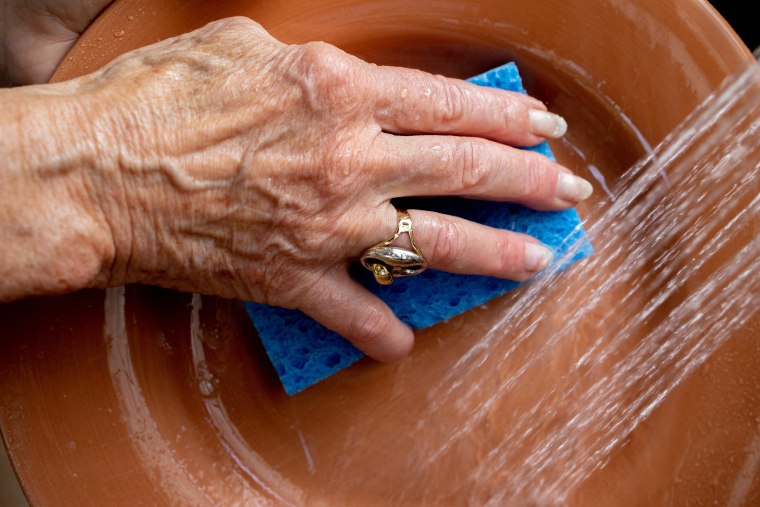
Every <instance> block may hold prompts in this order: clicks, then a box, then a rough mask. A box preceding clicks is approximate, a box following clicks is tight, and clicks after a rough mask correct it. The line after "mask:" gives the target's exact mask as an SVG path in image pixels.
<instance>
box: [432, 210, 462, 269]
mask: <svg viewBox="0 0 760 507" xmlns="http://www.w3.org/2000/svg"><path fill="white" fill-rule="evenodd" d="M461 241H462V231H461V230H460V228H459V227H458V226H457V224H456V223H454V222H452V221H449V220H442V221H441V222H440V223H439V224H438V226H437V227H436V230H435V236H434V237H433V244H432V245H431V252H430V254H431V258H432V259H434V262H435V263H436V264H438V265H439V266H448V265H451V264H453V263H454V262H455V261H456V259H457V258H458V257H459V245H460V242H461Z"/></svg>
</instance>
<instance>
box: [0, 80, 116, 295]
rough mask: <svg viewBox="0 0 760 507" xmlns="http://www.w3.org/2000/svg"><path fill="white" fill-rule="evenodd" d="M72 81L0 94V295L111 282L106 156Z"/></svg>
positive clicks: (112, 251) (88, 108)
mask: <svg viewBox="0 0 760 507" xmlns="http://www.w3.org/2000/svg"><path fill="white" fill-rule="evenodd" d="M76 86H77V84H76V83H75V82H68V83H61V84H56V85H44V86H39V87H29V88H23V89H14V90H5V91H0V101H1V102H2V108H3V110H4V111H7V112H8V113H9V114H8V115H7V116H6V118H8V122H7V123H6V124H5V125H4V126H3V127H2V131H3V136H2V139H0V153H1V154H2V155H3V158H4V159H5V160H6V161H7V163H6V166H5V167H4V168H2V169H0V171H2V181H3V186H2V187H3V188H2V189H0V235H1V236H2V238H3V242H4V249H3V253H2V254H0V275H2V276H1V278H3V281H2V282H0V299H5V300H9V299H15V298H19V297H24V296H29V295H38V294H56V293H62V292H67V291H72V290H78V289H83V288H88V287H104V286H106V285H109V284H113V283H118V281H114V280H113V276H112V271H113V266H114V263H115V260H116V249H115V242H114V238H113V233H112V219H111V217H110V216H109V213H110V212H111V210H110V209H109V208H110V207H109V206H104V204H105V203H106V202H107V200H108V198H109V196H108V194H109V191H108V190H109V189H108V188H107V187H106V184H107V180H108V179H109V178H110V177H111V176H109V174H110V173H113V169H111V167H113V166H114V163H113V160H112V159H113V157H112V155H111V154H110V153H109V152H108V149H106V146H107V143H104V142H103V141H104V140H103V139H102V137H103V133H102V132H99V131H98V125H97V123H95V124H93V123H92V122H91V121H90V120H91V116H92V115H93V114H96V110H95V109H93V108H92V107H91V106H92V104H91V103H90V101H89V100H88V98H87V96H86V94H81V93H77V92H76Z"/></svg>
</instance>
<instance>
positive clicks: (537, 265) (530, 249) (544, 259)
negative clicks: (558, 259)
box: [525, 241, 553, 271]
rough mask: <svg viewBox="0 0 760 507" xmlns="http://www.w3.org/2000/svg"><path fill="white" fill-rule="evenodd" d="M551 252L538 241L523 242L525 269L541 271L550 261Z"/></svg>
mask: <svg viewBox="0 0 760 507" xmlns="http://www.w3.org/2000/svg"><path fill="white" fill-rule="evenodd" d="M552 257H553V256H552V252H551V250H549V249H548V248H546V247H545V246H544V245H542V244H540V243H533V242H531V241H526V242H525V269H527V270H528V271H541V270H542V269H545V268H546V267H547V266H548V265H549V264H551V262H552Z"/></svg>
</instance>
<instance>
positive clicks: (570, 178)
mask: <svg viewBox="0 0 760 507" xmlns="http://www.w3.org/2000/svg"><path fill="white" fill-rule="evenodd" d="M593 192H594V187H592V186H591V183H589V182H588V181H586V180H584V179H583V178H579V177H578V176H575V175H574V174H570V173H565V172H561V173H559V178H558V180H557V197H559V198H560V199H564V200H565V201H571V202H580V201H582V200H584V199H588V197H589V196H590V195H591V194H592V193H593Z"/></svg>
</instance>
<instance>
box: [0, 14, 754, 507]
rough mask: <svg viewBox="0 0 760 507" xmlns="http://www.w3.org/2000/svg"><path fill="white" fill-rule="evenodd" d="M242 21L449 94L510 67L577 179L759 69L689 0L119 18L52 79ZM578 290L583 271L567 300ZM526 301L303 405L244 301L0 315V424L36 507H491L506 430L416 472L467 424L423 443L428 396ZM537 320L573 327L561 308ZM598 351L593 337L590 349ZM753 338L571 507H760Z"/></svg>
mask: <svg viewBox="0 0 760 507" xmlns="http://www.w3.org/2000/svg"><path fill="white" fill-rule="evenodd" d="M237 14H242V15H247V16H249V17H251V18H253V19H256V20H257V21H259V22H260V23H261V24H262V25H263V26H264V27H265V28H267V29H268V30H269V31H270V32H271V33H272V34H273V35H274V36H276V37H278V38H280V39H281V40H283V41H286V42H290V43H299V42H305V41H310V40H325V41H328V42H331V43H333V44H336V45H338V46H340V47H341V48H343V49H345V50H346V51H349V52H351V53H354V54H356V55H359V56H361V57H363V58H365V59H367V60H370V61H373V62H376V63H380V64H394V65H405V66H413V67H418V68H422V69H425V70H429V71H434V72H440V73H443V74H446V75H450V76H457V77H467V76H470V75H473V74H476V73H478V72H480V71H483V70H485V69H487V68H490V67H492V66H495V65H498V64H501V63H504V62H505V61H508V60H515V61H516V62H517V63H518V65H519V66H520V68H521V70H522V73H523V74H524V76H525V78H526V79H525V80H526V85H527V88H528V89H529V90H530V91H531V92H532V93H533V94H534V95H537V96H538V97H540V98H541V99H543V100H545V101H546V102H547V103H548V104H549V107H550V108H551V109H552V110H554V111H556V112H558V113H560V114H563V115H564V116H565V117H566V118H568V120H569V123H570V126H571V130H570V132H569V134H568V136H567V139H566V141H564V142H562V143H555V144H553V145H552V147H553V148H554V150H555V152H556V153H557V156H558V158H560V159H561V160H562V161H563V162H564V163H566V164H567V165H568V166H570V167H572V168H573V169H575V170H577V171H579V172H581V173H583V172H584V171H587V170H589V165H590V164H591V163H592V161H593V165H594V166H595V167H597V168H599V169H600V170H601V171H602V173H603V174H604V176H605V177H606V179H607V181H608V182H614V180H615V179H616V178H617V177H618V176H619V175H620V174H621V173H622V171H623V170H625V169H626V168H627V167H628V166H629V165H630V164H632V163H633V162H634V161H635V160H637V159H638V158H639V157H641V156H642V155H643V154H644V153H646V152H647V150H648V149H649V147H650V146H652V145H655V144H656V143H657V142H659V141H660V140H661V139H662V138H663V137H664V136H665V135H666V134H667V133H668V132H669V131H670V130H671V129H673V128H674V127H675V126H676V125H677V124H678V123H679V122H680V121H681V120H682V119H683V118H684V117H685V116H686V115H687V114H688V113H689V112H690V111H691V110H692V109H693V108H694V107H695V106H696V105H697V104H699V103H700V101H701V100H702V99H703V98H704V97H706V96H707V95H708V94H709V93H710V91H711V90H713V89H714V88H715V87H716V86H717V85H718V83H720V82H721V81H722V79H723V78H724V77H726V76H727V75H729V74H730V73H731V72H733V71H735V70H736V69H737V68H738V67H739V66H740V65H741V64H742V63H746V62H747V61H748V60H749V58H750V56H749V53H748V52H747V50H746V48H744V47H743V46H742V45H741V43H740V42H738V40H737V38H736V37H735V36H734V35H733V33H732V32H731V31H730V29H729V28H728V27H727V26H726V25H725V24H724V22H723V21H722V20H721V19H720V18H719V17H718V16H717V14H716V13H715V12H714V11H712V9H711V8H710V7H709V6H707V4H705V3H702V2H698V1H687V0H674V1H669V2H662V1H660V0H641V1H623V0H601V1H593V2H592V1H583V2H581V1H573V2H567V1H564V0H547V1H543V2H525V1H520V2H518V1H513V0H509V1H505V0H492V1H488V0H477V1H467V2H465V1H451V0H419V1H417V2H408V1H403V2H402V1H379V0H375V1H372V0H357V1H336V0H332V1H307V2H291V1H288V2H255V1H234V0H229V1H225V2H207V1H203V0H193V1H179V0H171V1H161V2H159V1H152V2H151V1H145V0H142V1H140V0H132V1H127V0H123V1H117V2H115V3H114V4H113V5H112V6H111V7H110V8H109V9H108V10H107V11H106V12H105V13H104V14H102V15H101V16H100V18H99V19H98V20H96V22H95V23H94V24H93V25H92V27H91V28H90V29H89V30H88V31H87V32H86V33H85V34H84V35H83V36H82V38H81V40H80V41H79V42H78V43H77V45H76V47H75V48H74V49H73V50H72V51H71V53H70V54H69V56H68V57H67V58H66V59H65V61H64V62H63V64H62V65H61V67H60V68H59V69H58V72H57V73H56V75H55V79H57V80H63V79H67V78H70V77H73V76H76V75H80V74H83V73H86V72H88V71H92V70H95V69H96V68H98V67H100V66H102V65H103V64H105V63H106V62H108V61H109V60H111V59H112V58H114V57H115V56H117V55H118V54H121V53H123V52H126V51H128V50H130V49H133V48H137V47H140V46H143V45H146V44H150V43H152V42H155V41H157V40H160V39H163V38H166V37H170V36H173V35H176V34H179V33H182V32H185V31H188V30H191V29H193V28H196V27H199V26H202V25H203V24H205V23H207V22H209V21H211V20H214V19H218V18H222V17H226V16H230V15H237ZM587 176H588V174H587ZM601 195H603V192H600V191H598V192H597V198H598V197H599V196H601ZM586 206H588V205H586ZM586 209H587V208H586V207H584V208H582V209H581V210H580V211H581V213H583V212H584V211H585V210H586ZM576 278H577V277H575V276H574V275H573V272H572V270H571V272H570V273H568V275H567V276H565V277H564V278H563V279H562V281H561V283H563V284H568V286H570V287H572V285H573V284H575V283H577V282H578V280H577V279H576ZM519 297H520V291H517V292H515V293H513V294H511V295H508V296H506V297H504V298H501V299H500V300H498V301H496V302H494V303H492V304H489V305H488V306H487V307H486V308H480V309H476V310H474V311H471V312H468V313H467V314H465V315H463V316H461V317H459V318H456V319H453V320H452V321H450V322H448V323H444V324H441V325H438V326H435V327H433V328H431V329H427V330H424V331H421V332H419V333H417V345H416V348H415V350H414V353H413V354H412V356H411V357H410V358H409V359H408V360H406V361H403V362H401V363H398V364H394V365H390V366H388V365H379V364H375V363H372V362H371V361H368V360H365V361H362V362H360V363H358V364H357V365H355V366H354V367H352V368H349V369H348V370H345V371H343V372H341V373H340V374H338V375H335V376H334V377H332V378H330V379H328V380H327V381H325V382H323V383H321V384H318V385H317V386H315V387H313V388H310V389H308V390H307V391H305V392H303V393H301V394H299V395H297V396H295V397H292V398H289V397H287V396H286V395H285V393H284V392H283V391H282V389H281V387H280V385H279V383H278V381H277V378H276V376H275V374H274V372H273V370H272V367H271V366H270V364H269V363H268V361H267V359H266V357H265V355H264V354H263V352H262V349H261V345H260V344H259V342H258V340H257V339H256V334H255V331H254V329H253V328H252V326H251V324H250V323H249V321H248V320H247V317H246V315H245V313H244V309H243V307H242V304H240V303H238V302H233V301H225V300H220V299H216V298H210V297H203V298H201V297H199V296H192V295H189V294H181V293H176V292H172V291H168V290H163V289H156V288H148V287H129V288H127V289H126V291H124V290H122V289H111V290H109V291H108V292H107V293H106V292H105V291H85V292H81V293H78V294H72V295H69V296H65V297H58V298H42V299H33V300H28V301H23V302H19V303H15V304H10V305H4V306H0V329H2V330H3V331H2V339H1V341H0V347H2V349H1V350H0V408H1V410H0V423H1V424H2V429H3V433H4V436H5V438H6V441H7V444H8V448H9V451H10V454H11V458H12V460H13V463H14V465H15V467H16V470H17V472H18V474H19V476H20V478H21V481H22V483H23V486H24V488H25V490H26V492H27V495H28V496H29V498H30V500H31V501H32V503H37V504H39V505H110V504H121V505H136V504H144V505H156V504H177V505H221V504H236V503H240V504H257V503H274V504H295V505H385V504H402V505H462V504H467V503H468V502H469V503H471V504H478V503H479V500H478V499H479V497H478V496H473V492H472V490H471V487H470V486H471V485H470V484H468V482H467V481H466V480H462V477H463V476H464V475H465V474H466V472H467V471H468V470H469V469H471V468H472V467H473V466H474V465H475V464H476V463H477V462H478V460H479V458H480V456H481V454H482V452H483V450H484V449H485V450H487V449H488V448H489V445H490V443H491V441H492V440H493V439H494V438H496V433H497V432H495V431H490V430H489V429H488V428H485V429H481V430H480V431H479V432H477V431H475V432H474V433H473V436H472V438H471V439H469V440H468V441H467V442H468V444H467V445H462V446H461V448H458V449H455V451H456V452H452V453H449V454H447V455H445V456H444V457H443V458H441V460H440V461H439V462H437V463H436V465H435V466H433V467H427V468H426V467H417V466H415V459H416V458H417V457H419V456H421V455H424V453H425V451H426V449H428V448H429V447H430V446H435V445H438V444H439V443H440V442H441V441H442V439H444V438H445V436H446V433H447V432H449V431H451V430H452V428H456V427H458V425H460V424H461V421H459V420H457V418H456V417H455V416H452V417H451V418H448V419H447V418H446V416H444V417H443V418H442V420H441V421H439V423H437V424H431V425H430V427H426V428H423V430H424V431H422V432H420V431H414V432H412V431H409V429H410V428H414V427H415V425H416V423H417V417H416V415H417V414H418V413H420V412H421V411H423V410H425V409H426V406H427V405H429V404H431V403H436V400H431V399H429V396H428V394H429V393H430V390H431V387H432V386H435V385H437V383H438V382H440V379H441V378H442V377H443V375H444V374H445V373H446V372H447V371H449V370H450V369H451V368H452V365H453V364H454V363H455V362H456V360H457V358H459V357H461V355H462V354H463V353H464V352H466V351H467V350H468V349H469V348H470V347H472V346H473V344H475V343H476V342H477V340H478V338H479V336H480V335H481V334H482V333H483V332H485V330H487V329H489V328H490V327H491V326H492V325H493V323H494V322H496V321H497V319H498V317H499V315H500V314H502V313H503V312H504V310H505V309H506V308H508V307H509V306H510V305H511V304H513V302H514V301H515V300H516V299H517V298H519ZM544 304H545V305H548V306H549V307H551V309H552V311H553V313H554V314H555V315H556V316H557V317H556V318H557V321H558V322H559V321H560V320H561V319H562V312H563V306H562V304H561V302H558V301H555V302H545V303H544ZM589 318H593V316H591V317H589ZM621 318H632V319H633V318H636V316H635V315H621ZM518 332H519V330H518ZM592 338H593V337H585V336H582V334H579V337H578V343H579V344H583V343H584V340H585V341H588V340H590V339H592ZM758 338H760V326H758V322H757V320H755V321H753V322H751V323H750V324H749V325H747V326H745V327H744V328H743V329H741V330H740V331H738V332H737V333H736V334H735V336H734V337H733V339H731V340H730V341H729V342H727V343H726V344H725V345H724V346H723V347H722V348H721V349H719V350H718V352H716V353H715V354H713V355H712V357H710V359H709V360H708V361H707V362H706V363H705V364H704V365H703V366H702V367H701V368H700V371H699V373H698V374H694V375H692V376H690V377H689V378H688V379H687V380H686V381H685V382H683V383H682V384H681V385H680V386H679V387H678V388H677V389H676V390H674V391H673V392H672V393H671V394H670V396H668V397H667V399H666V400H665V401H664V402H663V403H662V404H661V405H660V406H659V408H658V409H657V410H656V411H655V412H654V413H653V414H652V415H651V416H650V417H649V418H648V419H647V420H646V421H645V422H644V423H643V424H642V425H640V426H639V427H638V428H637V429H636V430H635V431H634V432H633V433H632V434H631V436H630V437H629V439H628V441H627V442H626V444H625V445H624V446H622V447H621V448H620V449H618V450H617V451H616V452H615V453H614V454H613V455H612V457H611V459H610V460H609V461H608V462H606V463H604V466H603V467H602V468H601V469H600V470H598V471H597V472H595V473H594V474H593V475H592V476H591V477H590V478H589V479H588V480H587V481H585V482H584V483H583V484H582V486H581V487H580V488H579V489H578V490H577V491H575V492H574V493H573V495H572V496H571V497H570V498H569V500H568V502H569V503H570V504H573V505H626V506H629V505H661V504H668V503H672V504H676V505H685V504H694V505H697V504H705V505H712V504H713V502H717V503H719V504H725V503H726V501H727V499H728V498H729V496H730V494H731V492H732V491H733V490H734V489H735V487H736V484H737V481H744V483H743V484H744V485H743V486H742V487H743V488H744V489H743V491H744V496H743V497H742V498H741V500H742V501H743V502H746V503H747V504H748V505H751V504H755V505H756V504H757V503H758V502H760V481H759V480H758V477H757V475H756V471H755V473H752V474H751V475H749V476H746V473H745V475H744V476H743V475H742V473H744V472H742V470H745V469H746V459H749V458H746V457H747V456H748V455H749V456H752V455H753V454H752V453H753V452H754V453H755V454H757V455H758V456H760V392H759V391H760V387H758V386H760V348H759V347H758V346H757V340H758ZM508 343H509V337H505V340H504V346H507V345H508ZM539 346H540V342H537V343H536V344H535V345H533V347H534V348H538V347H539ZM533 351H534V349H531V347H528V348H527V349H526V350H523V351H521V352H520V353H519V354H517V355H515V356H514V357H513V359H512V360H510V361H508V362H506V363H505V364H503V365H500V367H499V368H500V371H498V372H494V371H493V370H489V369H484V371H483V378H482V382H483V386H484V396H487V395H488V385H489V383H488V382H489V378H490V377H491V376H493V375H509V373H510V372H511V371H513V370H514V369H515V368H517V367H518V366H519V364H520V363H521V361H524V360H525V359H526V358H527V357H530V355H531V353H532V352H533ZM495 352H498V351H495ZM570 357H571V356H570V355H567V356H565V355H563V351H561V350H558V351H556V352H555V353H553V354H551V355H549V356H548V357H545V358H543V359H542V361H545V362H546V368H545V369H544V370H543V371H544V373H545V374H544V375H543V376H542V377H536V378H531V379H529V381H528V382H526V383H525V385H524V388H523V389H522V390H521V391H520V397H519V398H517V397H516V399H510V400H506V405H505V406H502V407H497V408H495V409H494V411H493V414H492V415H491V416H490V421H491V423H492V424H494V425H502V426H508V425H509V424H510V422H511V421H512V418H513V417H514V410H510V406H511V407H519V406H521V405H520V404H521V403H523V402H524V401H525V400H530V399H531V397H535V396H537V395H538V393H540V392H541V389H542V387H544V385H545V384H546V382H547V380H546V379H548V378H551V372H552V371H553V368H559V367H560V366H559V365H561V364H563V363H566V362H567V361H569V360H570V359H569V358H570ZM453 402H454V401H453V400H446V401H445V403H453ZM444 408H445V407H444ZM443 413H444V414H445V413H446V412H445V410H444V411H443ZM541 424H542V423H541V422H540V421H537V425H539V426H540V425H541ZM417 429H418V430H419V428H417ZM541 431H551V427H550V425H548V424H547V425H546V427H539V432H541ZM753 446H754V447H753ZM745 458H746V459H745ZM504 473H509V464H507V466H506V468H505V472H504ZM745 483H746V484H745ZM480 493H483V492H482V491H480ZM514 503H515V504H517V505H520V504H523V503H525V501H524V499H520V498H516V499H514Z"/></svg>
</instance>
